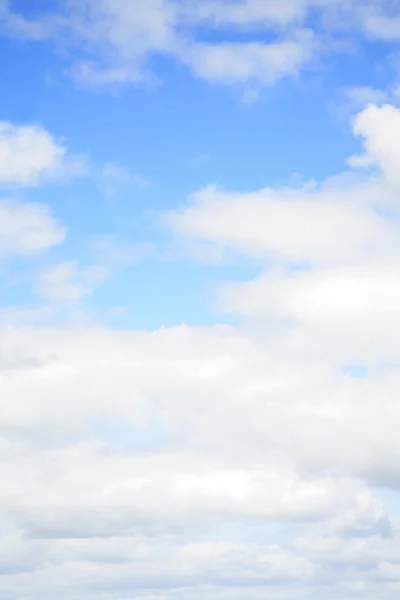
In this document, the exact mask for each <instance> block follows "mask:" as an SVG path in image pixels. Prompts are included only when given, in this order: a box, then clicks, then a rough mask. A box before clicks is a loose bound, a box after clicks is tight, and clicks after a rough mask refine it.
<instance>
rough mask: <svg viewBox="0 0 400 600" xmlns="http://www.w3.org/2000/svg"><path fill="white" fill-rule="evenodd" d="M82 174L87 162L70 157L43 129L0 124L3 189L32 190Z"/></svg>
mask: <svg viewBox="0 0 400 600" xmlns="http://www.w3.org/2000/svg"><path fill="white" fill-rule="evenodd" d="M83 172H85V164H84V161H83V160H82V159H79V158H71V157H69V156H68V155H67V149H66V148H65V146H63V145H62V144H60V143H59V142H57V141H56V140H55V139H54V138H53V136H52V135H51V134H50V133H49V132H48V131H46V130H45V129H43V128H42V127H40V126H37V125H27V126H16V125H13V124H11V123H6V122H1V123H0V185H14V186H19V187H29V186H35V185H37V184H39V183H40V182H42V181H43V180H46V179H53V178H60V177H61V178H63V177H70V176H73V175H79V174H82V173H83Z"/></svg>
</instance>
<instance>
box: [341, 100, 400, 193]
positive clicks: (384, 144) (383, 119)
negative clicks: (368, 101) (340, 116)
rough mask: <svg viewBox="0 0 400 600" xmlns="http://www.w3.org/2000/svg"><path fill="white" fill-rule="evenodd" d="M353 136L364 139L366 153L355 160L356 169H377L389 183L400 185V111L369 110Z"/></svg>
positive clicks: (361, 115)
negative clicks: (399, 142) (399, 141)
mask: <svg viewBox="0 0 400 600" xmlns="http://www.w3.org/2000/svg"><path fill="white" fill-rule="evenodd" d="M354 133H355V134H356V135H359V136H362V137H363V138H364V145H365V153H364V154H362V155H360V156H353V157H352V158H351V159H350V164H351V165H352V166H354V167H378V168H379V169H380V171H381V172H382V175H383V176H384V177H385V179H386V180H387V182H388V183H389V184H390V185H392V186H394V187H395V188H397V189H398V188H399V185H400V175H399V173H400V171H399V167H400V149H399V144H398V140H399V136H400V109H398V108H396V107H395V106H391V105H389V104H386V105H384V106H382V107H380V108H378V107H377V106H373V105H372V106H369V107H368V108H367V109H366V110H364V111H363V112H361V113H359V114H358V115H357V117H356V118H355V121H354Z"/></svg>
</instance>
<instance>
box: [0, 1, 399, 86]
mask: <svg viewBox="0 0 400 600" xmlns="http://www.w3.org/2000/svg"><path fill="white" fill-rule="evenodd" d="M1 17H2V22H3V28H4V30H5V31H7V32H8V33H9V34H10V35H14V36H17V37H25V38H28V39H31V40H48V39H51V40H56V41H57V43H58V44H60V43H64V44H65V45H67V46H68V45H69V46H72V47H76V48H79V50H81V51H82V50H83V58H82V59H81V60H79V61H77V62H75V63H74V64H73V68H72V72H73V74H74V75H75V76H76V77H77V78H78V80H79V81H80V82H83V83H86V84H90V85H97V86H101V85H103V86H104V85H106V86H110V85H111V86H115V85H117V86H118V85H121V84H123V83H129V82H133V83H143V82H144V83H150V84H151V83H153V82H154V81H156V80H157V77H156V75H155V74H154V73H152V72H150V71H149V69H148V68H147V65H148V59H149V58H150V57H151V56H153V55H164V56H168V57H171V58H173V59H178V60H179V61H182V62H183V63H185V64H187V65H189V66H190V67H191V68H192V70H193V72H194V74H195V75H197V76H200V77H201V78H205V79H210V80H211V81H216V80H218V81H220V82H221V83H232V82H233V83H246V84H247V83H248V81H249V80H250V82H253V83H254V81H257V83H258V85H272V84H275V83H276V82H277V81H279V80H280V79H281V78H282V77H287V76H292V75H294V74H296V73H298V72H300V71H301V70H302V69H303V68H304V67H307V66H308V65H309V63H310V60H311V59H313V58H314V57H315V56H316V55H318V53H320V52H321V51H325V50H326V49H327V48H326V47H325V45H321V44H315V43H311V37H310V36H309V37H308V38H307V36H304V34H303V35H302V36H301V37H300V38H298V39H297V40H296V39H294V38H296V32H297V31H298V30H299V29H300V30H301V29H304V28H307V27H308V26H309V25H310V22H311V23H313V24H315V31H317V28H318V30H319V31H322V32H326V33H327V34H328V37H331V38H333V43H332V44H331V45H330V47H331V49H332V48H333V49H334V48H335V36H336V34H338V36H339V39H342V37H343V32H345V33H347V35H348V36H351V35H354V34H355V35H359V34H360V33H361V35H363V36H365V37H367V38H368V39H370V38H373V39H380V40H384V41H393V40H397V39H398V38H399V31H400V29H399V19H400V16H399V14H398V10H396V7H393V6H392V5H391V4H390V3H385V2H381V0H369V1H367V2H360V1H359V0H349V1H348V2H343V1H342V0H329V1H328V0H280V1H279V2H277V1H275V0H240V1H239V0H202V1H201V2H199V1H197V0H196V1H192V0H181V1H179V2H177V1H175V0H148V1H147V2H146V3H143V2H141V1H140V0H129V1H128V0H117V1H116V0H99V1H94V0H81V1H80V2H77V0H72V1H71V0H63V1H62V2H60V3H59V6H58V10H57V9H55V10H47V11H45V12H43V14H42V15H40V13H39V16H37V17H36V18H28V17H25V16H24V15H23V14H19V13H17V12H15V11H13V10H12V8H11V6H10V3H8V2H6V1H4V2H3V10H2V14H0V18H1ZM204 27H206V28H208V29H209V30H211V31H214V30H216V29H217V30H218V31H219V33H220V35H222V37H224V28H225V30H226V28H227V27H229V28H230V29H231V30H232V31H233V32H238V33H239V37H240V33H242V32H243V31H245V32H246V33H249V32H250V34H251V35H252V34H253V32H254V37H253V38H251V39H250V41H249V40H246V41H239V42H237V43H228V41H227V40H226V39H222V40H221V43H220V44H207V43H201V31H202V29H204ZM260 31H262V32H263V33H265V34H266V35H267V36H268V38H269V37H270V35H271V33H272V35H274V36H278V37H277V38H275V41H273V42H272V43H270V44H266V43H264V44H261V43H259V37H258V36H257V32H260ZM199 32H200V33H199ZM339 45H340V43H339Z"/></svg>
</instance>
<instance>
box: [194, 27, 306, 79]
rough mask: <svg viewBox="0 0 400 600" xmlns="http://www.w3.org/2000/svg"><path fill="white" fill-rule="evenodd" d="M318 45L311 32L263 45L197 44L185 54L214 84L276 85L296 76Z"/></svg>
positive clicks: (196, 69) (199, 72)
mask: <svg viewBox="0 0 400 600" xmlns="http://www.w3.org/2000/svg"><path fill="white" fill-rule="evenodd" d="M314 49H315V42H314V39H313V36H312V34H311V33H310V32H301V34H300V35H298V36H297V39H296V37H294V38H293V39H288V40H283V41H277V42H272V43H269V44H263V43H259V42H253V43H247V44H244V43H219V44H195V45H193V46H191V47H190V48H188V49H187V51H185V52H184V53H183V54H182V60H183V61H184V62H186V63H187V64H189V65H190V66H191V68H192V69H193V71H194V73H195V74H196V75H198V76H199V77H201V78H203V79H207V80H210V81H215V82H220V83H227V84H236V83H241V84H243V83H253V84H255V85H274V84H276V83H277V82H278V81H280V80H281V79H283V78H284V77H290V76H293V75H296V74H297V73H298V72H299V71H300V69H301V68H302V67H303V66H304V65H305V64H307V63H309V62H310V60H311V58H312V57H313V54H314Z"/></svg>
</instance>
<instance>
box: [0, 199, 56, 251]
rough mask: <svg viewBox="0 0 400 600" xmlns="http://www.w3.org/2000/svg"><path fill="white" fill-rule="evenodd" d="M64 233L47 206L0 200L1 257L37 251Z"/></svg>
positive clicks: (54, 242) (52, 242)
mask: <svg viewBox="0 0 400 600" xmlns="http://www.w3.org/2000/svg"><path fill="white" fill-rule="evenodd" d="M65 235H66V232H65V229H64V228H63V227H62V226H61V225H60V224H59V223H58V222H57V221H56V219H55V218H54V217H53V216H52V215H51V213H50V210H49V209H48V208H47V207H46V206H44V205H41V204H34V203H28V202H18V201H14V200H0V258H7V257H10V256H13V255H22V256H30V255H35V254H39V253H41V252H43V251H45V250H47V249H48V248H51V247H52V246H55V245H57V244H60V243H62V242H63V241H64V239H65Z"/></svg>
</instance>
